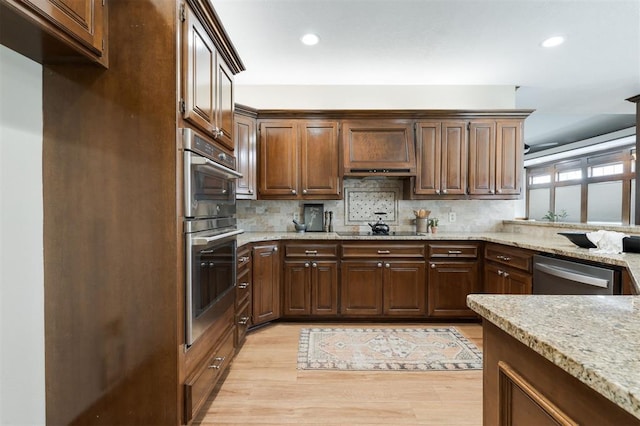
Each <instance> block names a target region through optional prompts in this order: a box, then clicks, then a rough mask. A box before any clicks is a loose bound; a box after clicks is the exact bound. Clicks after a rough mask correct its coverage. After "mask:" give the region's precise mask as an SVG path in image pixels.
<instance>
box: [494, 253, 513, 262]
mask: <svg viewBox="0 0 640 426" xmlns="http://www.w3.org/2000/svg"><path fill="white" fill-rule="evenodd" d="M496 258H498V259H500V260H504V261H505V262H508V261H510V260H511V258H510V257H508V256H502V255H498V256H496Z"/></svg>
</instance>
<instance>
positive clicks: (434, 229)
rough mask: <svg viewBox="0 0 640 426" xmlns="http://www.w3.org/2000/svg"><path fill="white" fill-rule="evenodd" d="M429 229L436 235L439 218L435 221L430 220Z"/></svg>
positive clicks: (434, 219)
mask: <svg viewBox="0 0 640 426" xmlns="http://www.w3.org/2000/svg"><path fill="white" fill-rule="evenodd" d="M429 228H431V233H432V234H435V233H436V232H438V218H437V217H434V218H433V219H429Z"/></svg>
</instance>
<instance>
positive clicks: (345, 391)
mask: <svg viewBox="0 0 640 426" xmlns="http://www.w3.org/2000/svg"><path fill="white" fill-rule="evenodd" d="M451 325H453V326H455V327H456V328H457V329H458V330H459V331H460V333H461V334H462V335H464V336H465V337H467V338H468V339H469V340H470V341H472V342H473V343H474V344H476V345H477V346H478V347H479V348H482V327H481V326H480V325H479V324H475V323H463V324H441V323H438V324H423V323H403V324H398V323H395V324H378V323H362V324H360V323H358V324H335V323H328V324H318V323H312V324H308V323H276V324H272V325H269V326H266V327H262V328H260V329H258V330H254V331H251V332H250V333H249V334H248V335H247V340H246V342H245V344H244V346H243V348H242V349H241V351H240V353H239V354H238V355H237V356H236V358H235V359H234V361H233V363H232V364H231V367H230V370H229V373H228V375H227V377H226V379H225V381H224V382H223V383H222V384H221V385H220V386H219V389H218V390H217V392H216V393H215V394H214V397H212V398H210V400H209V401H208V402H207V404H206V406H205V408H203V410H202V412H201V413H200V415H199V416H198V417H197V418H196V419H195V420H194V422H193V424H194V425H206V426H212V425H216V426H225V425H228V426H231V425H260V426H271V425H288V424H299V425H331V426H337V425H350V426H354V425H355V426H365V425H382V424H384V425H481V424H482V372H481V371H477V370H474V371H381V372H375V371H374V372H368V371H309V370H298V369H297V365H296V361H297V353H298V339H299V335H300V330H301V329H302V328H425V327H445V326H451Z"/></svg>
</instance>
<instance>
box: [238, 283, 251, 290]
mask: <svg viewBox="0 0 640 426" xmlns="http://www.w3.org/2000/svg"><path fill="white" fill-rule="evenodd" d="M247 287H249V283H240V284H239V285H238V288H239V289H245V288H247Z"/></svg>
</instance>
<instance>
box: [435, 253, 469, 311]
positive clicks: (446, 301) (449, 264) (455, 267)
mask: <svg viewBox="0 0 640 426" xmlns="http://www.w3.org/2000/svg"><path fill="white" fill-rule="evenodd" d="M428 275H429V290H428V297H427V301H428V302H427V303H428V311H427V313H428V315H429V316H432V317H440V318H460V317H463V318H464V317H475V313H474V312H473V311H472V310H471V309H469V308H468V307H467V295H468V294H471V293H479V292H480V273H479V264H478V262H477V261H476V260H471V261H460V260H454V261H442V260H439V261H432V262H429V273H428Z"/></svg>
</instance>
